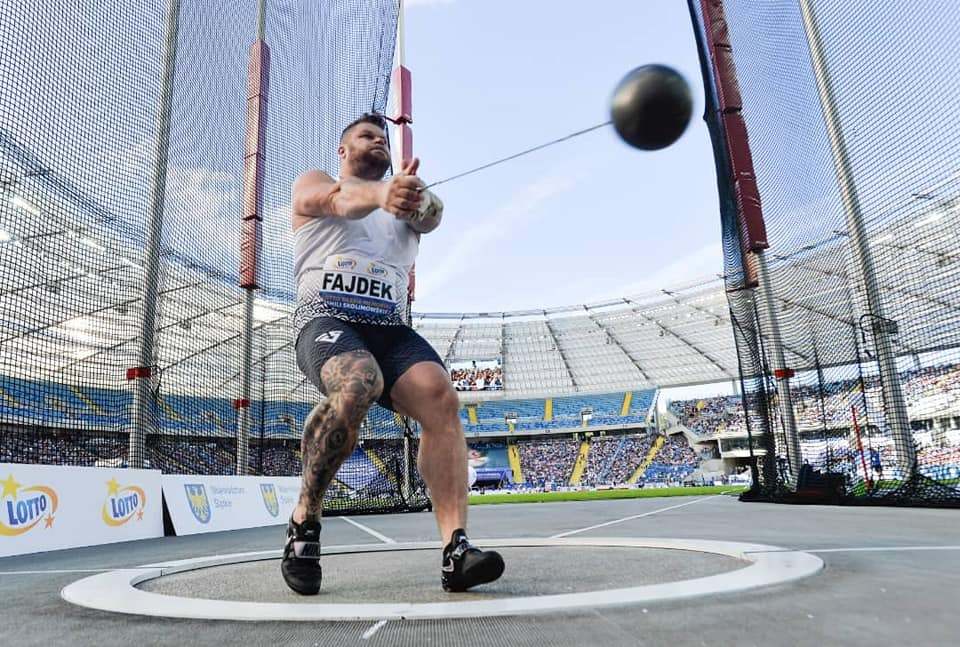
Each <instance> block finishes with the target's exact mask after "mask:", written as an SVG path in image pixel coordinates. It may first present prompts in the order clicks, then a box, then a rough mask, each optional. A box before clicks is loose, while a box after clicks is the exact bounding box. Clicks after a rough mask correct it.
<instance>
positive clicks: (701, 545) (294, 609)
mask: <svg viewBox="0 0 960 647" xmlns="http://www.w3.org/2000/svg"><path fill="white" fill-rule="evenodd" d="M478 543H482V544H483V546H484V547H490V548H503V547H516V548H537V547H550V546H590V547H607V548H609V547H619V548H655V549H668V550H685V551H693V552H700V553H711V554H715V555H723V556H726V557H733V558H736V559H739V560H742V561H745V562H748V566H746V567H744V568H740V569H736V570H733V571H727V572H725V573H719V574H717V575H709V576H706V577H699V578H694V579H688V580H680V581H677V582H664V583H660V584H646V585H642V586H634V587H629V588H620V589H608V590H600V591H588V592H582V593H562V594H556V595H541V596H528V597H516V598H502V599H494V600H475V601H464V602H423V603H406V602H398V603H370V604H363V603H342V604H340V603H318V604H311V603H308V602H307V603H302V602H301V603H283V602H242V601H231V600H211V599H205V598H185V597H178V596H172V595H163V594H160V593H150V592H148V591H144V590H142V589H139V588H137V585H138V584H142V583H143V582H147V581H149V580H154V579H157V578H160V577H165V576H168V575H173V574H175V573H183V572H186V571H193V570H197V569H201V568H210V567H213V566H225V565H229V564H243V563H247V562H255V561H262V560H270V559H279V558H280V551H277V550H269V551H259V552H251V553H235V554H232V555H214V556H209V557H197V558H192V559H185V560H179V561H173V562H164V563H161V564H148V565H145V566H141V567H138V568H130V569H118V570H114V571H108V572H106V573H100V574H98V575H93V576H90V577H86V578H83V579H81V580H78V581H76V582H74V583H72V584H69V585H67V586H66V587H64V589H63V590H62V591H61V592H60V596H61V597H62V598H63V599H64V600H66V601H67V602H69V603H71V604H75V605H78V606H82V607H86V608H89V609H97V610H100V611H110V612H114V613H126V614H134V615H142V616H154V617H164V618H189V619H202V620H234V621H260V622H262V621H314V622H316V621H359V620H366V621H378V620H404V619H406V620H413V619H416V620H426V619H443V618H477V617H490V616H515V615H531V614H538V613H550V612H558V611H572V610H577V609H584V608H591V609H596V608H602V607H614V606H630V605H636V604H641V603H651V602H665V601H669V600H681V599H687V598H694V597H701V596H706V595H719V594H726V593H734V592H739V591H746V590H749V589H754V588H758V587H763V586H772V585H774V584H783V583H786V582H792V581H794V580H798V579H801V578H805V577H810V576H811V575H814V574H816V573H818V572H819V571H820V570H821V569H823V561H822V560H821V559H820V558H819V557H816V556H815V555H811V554H810V553H805V552H800V551H794V550H790V549H786V548H778V547H776V546H766V545H762V544H747V543H740V542H729V541H713V540H705V539H665V538H651V537H644V538H627V537H576V538H570V537H567V538H549V539H539V538H514V539H483V540H479V542H478ZM439 547H440V545H439V543H437V542H415V543H395V544H360V545H352V546H331V547H325V548H324V555H347V554H355V553H372V552H393V551H402V550H426V549H431V548H432V549H438V548H439Z"/></svg>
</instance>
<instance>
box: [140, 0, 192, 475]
mask: <svg viewBox="0 0 960 647" xmlns="http://www.w3.org/2000/svg"><path fill="white" fill-rule="evenodd" d="M179 31H180V0H170V3H169V4H168V5H167V19H166V34H167V38H166V43H165V44H164V52H163V79H162V81H161V84H160V106H159V110H158V113H157V140H156V147H155V149H154V166H153V177H152V181H151V188H152V190H151V192H150V202H149V206H148V208H147V214H148V221H147V245H146V249H145V251H144V259H143V270H144V277H143V298H142V303H143V316H142V317H141V319H140V348H139V352H138V355H137V361H138V363H139V365H138V366H136V367H132V368H129V369H127V380H135V384H134V394H133V416H132V422H133V426H132V428H131V429H130V435H129V451H128V458H127V464H128V465H129V466H130V467H135V468H142V467H145V466H146V458H147V455H146V439H147V436H148V435H149V434H152V433H155V432H156V420H155V419H154V416H153V405H154V395H153V392H152V390H151V388H150V380H151V377H152V375H153V368H154V365H155V361H154V354H155V348H154V345H155V340H156V320H157V300H158V297H159V292H160V245H161V242H162V236H163V210H164V207H165V203H166V192H167V162H168V160H169V156H170V121H171V112H172V107H173V78H174V75H175V73H176V66H177V41H178V38H179Z"/></svg>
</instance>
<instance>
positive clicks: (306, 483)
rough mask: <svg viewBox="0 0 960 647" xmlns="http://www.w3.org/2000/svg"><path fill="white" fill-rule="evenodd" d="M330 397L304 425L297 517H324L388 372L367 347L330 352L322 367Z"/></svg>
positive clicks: (324, 383)
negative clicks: (326, 500) (328, 495)
mask: <svg viewBox="0 0 960 647" xmlns="http://www.w3.org/2000/svg"><path fill="white" fill-rule="evenodd" d="M320 378H321V379H322V380H323V386H324V388H325V389H326V392H327V399H326V400H325V401H323V402H322V403H320V404H318V405H317V406H316V407H314V409H313V411H311V412H310V415H309V416H307V420H306V422H305V423H304V427H303V443H302V445H301V447H302V449H303V485H302V486H301V488H300V500H299V502H298V504H297V507H296V509H295V510H294V511H293V520H294V521H296V522H297V523H302V522H303V520H304V519H319V518H320V508H321V505H322V503H323V494H324V492H326V491H327V487H328V486H329V485H330V481H332V480H333V477H334V475H335V474H336V473H337V469H339V467H340V464H341V463H343V461H345V460H346V459H347V457H348V456H349V455H350V454H351V453H353V450H354V447H356V445H357V431H358V430H359V428H360V422H361V421H362V420H363V417H364V416H365V415H366V414H367V409H369V408H370V405H371V404H373V403H374V402H375V401H376V400H377V398H379V397H380V394H381V393H382V392H383V375H381V373H380V367H379V366H377V362H376V360H375V359H374V358H373V355H371V354H370V353H368V352H367V351H364V350H357V351H352V352H349V353H343V354H340V355H337V356H335V357H332V358H330V359H329V360H327V362H326V363H325V364H324V365H323V369H322V370H321V371H320Z"/></svg>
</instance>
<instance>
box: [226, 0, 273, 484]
mask: <svg viewBox="0 0 960 647" xmlns="http://www.w3.org/2000/svg"><path fill="white" fill-rule="evenodd" d="M266 16H267V6H266V1H265V0H260V1H259V2H258V3H257V40H256V41H254V43H253V45H252V46H251V47H250V65H249V68H248V72H247V127H246V138H245V146H244V151H243V206H242V209H243V212H242V213H241V238H240V240H241V242H240V287H241V288H242V289H243V291H244V294H243V331H242V340H241V352H242V356H241V368H240V397H239V398H237V399H236V400H234V407H235V408H236V410H237V441H236V444H237V465H236V473H237V474H238V475H243V474H246V473H247V471H248V470H249V453H250V452H249V447H250V428H251V426H252V423H253V420H252V416H251V412H250V384H251V382H252V379H253V375H252V373H253V330H254V325H253V324H254V298H255V295H256V291H257V289H259V287H260V286H259V285H258V283H257V274H258V271H257V270H258V266H259V261H260V243H261V237H262V221H263V174H264V162H265V150H264V148H265V144H266V127H267V91H268V86H269V78H270V48H269V47H268V46H267V43H266V41H265V39H266V23H267V17H266ZM261 406H262V404H261Z"/></svg>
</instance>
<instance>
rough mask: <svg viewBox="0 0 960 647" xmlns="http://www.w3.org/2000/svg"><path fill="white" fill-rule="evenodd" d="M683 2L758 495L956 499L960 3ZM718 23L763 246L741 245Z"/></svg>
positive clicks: (959, 477)
mask: <svg viewBox="0 0 960 647" xmlns="http://www.w3.org/2000/svg"><path fill="white" fill-rule="evenodd" d="M690 5H691V8H692V12H693V15H694V21H695V24H696V29H697V32H698V38H699V41H700V45H701V50H702V51H701V54H702V55H706V56H707V57H708V58H706V59H704V63H705V65H704V68H705V72H706V75H705V78H706V86H707V94H708V114H707V118H708V122H710V123H711V129H712V134H713V135H714V138H715V147H716V149H717V152H718V153H719V155H718V174H719V184H720V194H721V206H722V212H723V223H724V227H723V234H724V245H725V247H724V249H725V251H726V274H727V276H726V278H727V287H728V290H729V305H730V310H731V316H732V321H733V327H734V336H735V339H736V342H737V351H738V356H739V360H740V369H741V375H742V384H743V387H744V395H743V405H744V408H745V410H746V413H747V415H746V421H747V423H748V426H749V432H750V434H751V435H752V436H753V446H754V447H755V450H756V453H755V456H756V460H757V462H758V468H759V469H758V471H757V477H758V479H759V486H758V488H757V491H758V492H760V493H762V494H765V495H769V496H779V495H784V496H786V495H788V494H789V495H790V496H796V495H797V494H800V495H803V494H804V493H805V492H813V491H817V490H819V491H823V490H830V491H832V492H833V493H834V494H835V495H836V498H839V499H846V500H849V501H883V502H903V503H917V504H944V503H957V502H960V487H958V483H960V408H957V402H958V401H960V400H958V396H960V350H958V349H960V316H958V315H960V276H958V273H957V268H958V267H960V265H958V261H960V257H958V255H957V249H958V246H960V166H958V164H957V160H958V157H960V155H958V153H960V130H958V129H957V123H960V100H958V96H960V94H958V90H960V74H958V72H957V62H958V61H960V32H958V31H957V29H956V27H957V25H958V24H960V6H958V5H956V4H955V3H936V2H921V3H911V4H902V3H900V4H898V3H846V2H824V1H813V0H800V1H799V2H798V1H797V0H777V1H763V2H759V1H756V2H718V1H714V0H709V1H704V2H700V0H692V1H691V3H690ZM724 18H725V22H723V19H724ZM718 19H719V20H718ZM724 25H725V26H726V28H727V29H729V41H728V42H729V45H730V47H731V48H732V60H733V63H734V64H735V71H733V74H735V78H736V82H737V85H738V86H739V91H740V93H741V95H742V115H743V119H744V121H745V124H746V130H747V134H748V136H749V148H750V151H751V153H752V157H753V164H754V167H755V172H756V178H757V182H758V185H759V190H760V196H761V199H762V207H763V216H764V220H765V223H766V227H767V232H768V237H769V238H768V239H769V249H766V250H751V251H748V252H744V250H743V249H742V248H741V243H740V239H739V220H738V212H737V208H736V204H735V196H734V195H733V189H732V179H733V178H732V176H731V173H730V164H729V160H728V159H725V155H726V151H727V150H728V145H729V144H730V143H731V140H730V138H731V137H734V138H735V137H736V134H735V133H731V132H729V131H728V130H727V129H725V128H724V127H723V124H722V121H721V120H720V119H718V118H717V113H716V111H717V110H718V108H719V107H720V106H719V103H718V94H717V88H718V87H720V85H721V83H720V80H719V79H717V78H716V75H715V73H714V69H715V68H714V66H713V63H715V62H716V58H715V57H716V52H717V51H718V50H717V49H711V44H713V45H715V44H716V43H715V42H713V43H711V38H712V39H713V40H714V41H716V39H718V38H720V39H721V40H722V39H723V35H722V32H723V29H722V28H723V26H724ZM708 36H709V37H708ZM710 103H712V104H713V105H712V106H711V105H710ZM747 267H751V268H753V269H754V270H756V273H755V274H752V273H751V272H747V271H745V268H747ZM752 278H755V279H756V282H751V279H752Z"/></svg>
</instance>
